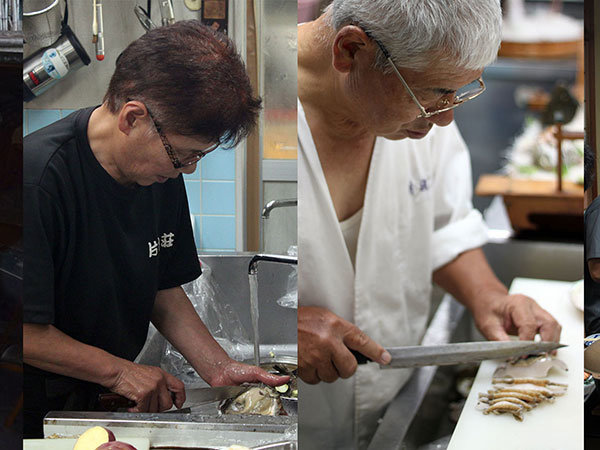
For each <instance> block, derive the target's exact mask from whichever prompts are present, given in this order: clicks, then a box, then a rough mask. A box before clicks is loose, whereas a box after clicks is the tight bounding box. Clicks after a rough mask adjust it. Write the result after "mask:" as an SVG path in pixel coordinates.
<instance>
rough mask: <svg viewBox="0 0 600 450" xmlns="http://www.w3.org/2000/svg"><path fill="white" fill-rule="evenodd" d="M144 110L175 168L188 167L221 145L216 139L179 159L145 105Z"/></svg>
mask: <svg viewBox="0 0 600 450" xmlns="http://www.w3.org/2000/svg"><path fill="white" fill-rule="evenodd" d="M146 110H147V111H148V115H149V116H150V120H152V123H153V124H154V128H156V131H157V132H158V135H159V136H160V140H161V141H162V144H163V147H164V148H165V151H166V152H167V155H168V156H169V159H170V160H171V163H172V164H173V167H174V168H175V169H181V168H183V167H188V166H191V165H192V164H196V163H197V162H198V161H200V160H201V159H202V158H204V157H205V156H206V155H207V154H209V153H210V152H212V151H213V150H215V149H216V148H217V147H218V146H219V145H221V142H220V141H217V142H216V143H214V144H213V145H211V146H210V147H208V148H205V149H204V150H198V151H196V152H194V154H193V155H192V156H191V157H190V158H186V160H184V161H181V160H180V159H179V158H178V157H177V155H176V154H175V150H174V149H173V146H172V145H171V144H170V143H169V140H168V139H167V136H166V135H165V134H164V133H163V131H162V129H161V127H160V125H159V124H158V122H156V119H155V118H154V116H153V115H152V113H151V112H150V109H148V107H147V106H146Z"/></svg>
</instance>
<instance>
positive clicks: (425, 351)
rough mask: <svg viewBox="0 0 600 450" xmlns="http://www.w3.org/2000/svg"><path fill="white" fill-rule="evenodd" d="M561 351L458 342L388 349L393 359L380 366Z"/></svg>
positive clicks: (549, 345) (539, 345)
mask: <svg viewBox="0 0 600 450" xmlns="http://www.w3.org/2000/svg"><path fill="white" fill-rule="evenodd" d="M561 347H565V345H564V344H560V343H558V342H536V341H487V342H461V343H457V344H442V345H420V346H414V347H391V348H387V349H386V350H387V351H388V352H390V354H391V355H392V361H391V362H390V364H388V365H382V366H381V368H382V369H386V368H398V367H406V368H409V367H423V366H448V365H453V364H462V363H469V362H477V361H483V360H486V359H500V358H509V357H513V356H522V355H529V354H534V353H542V352H550V351H552V350H556V349H557V348H561ZM352 353H353V354H354V355H355V356H357V352H354V351H352ZM357 361H358V363H359V364H362V363H363V362H366V361H367V358H365V356H364V355H361V354H360V353H358V357H357Z"/></svg>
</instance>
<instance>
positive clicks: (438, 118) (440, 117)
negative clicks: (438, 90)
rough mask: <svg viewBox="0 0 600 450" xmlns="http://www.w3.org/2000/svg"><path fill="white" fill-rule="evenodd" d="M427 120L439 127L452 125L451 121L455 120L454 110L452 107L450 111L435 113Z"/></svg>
mask: <svg viewBox="0 0 600 450" xmlns="http://www.w3.org/2000/svg"><path fill="white" fill-rule="evenodd" d="M427 120H428V121H429V122H431V123H433V124H434V125H437V126H438V127H445V126H446V125H450V123H451V122H452V121H453V120H454V110H453V109H450V110H448V111H444V112H442V113H439V114H435V115H433V116H431V117H427Z"/></svg>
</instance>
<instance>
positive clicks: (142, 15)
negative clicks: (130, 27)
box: [133, 5, 156, 31]
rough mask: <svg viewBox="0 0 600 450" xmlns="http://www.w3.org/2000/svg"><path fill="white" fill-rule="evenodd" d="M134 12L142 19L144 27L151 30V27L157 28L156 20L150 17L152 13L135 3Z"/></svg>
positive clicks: (141, 22)
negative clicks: (153, 20)
mask: <svg viewBox="0 0 600 450" xmlns="http://www.w3.org/2000/svg"><path fill="white" fill-rule="evenodd" d="M133 12H134V13H135V15H136V16H137V18H138V20H139V21H140V24H141V25H142V26H143V27H144V29H145V30H146V31H150V30H151V29H153V28H156V25H154V22H152V19H150V15H149V14H148V13H147V12H146V10H145V9H144V8H142V7H141V6H140V5H135V6H134V7H133Z"/></svg>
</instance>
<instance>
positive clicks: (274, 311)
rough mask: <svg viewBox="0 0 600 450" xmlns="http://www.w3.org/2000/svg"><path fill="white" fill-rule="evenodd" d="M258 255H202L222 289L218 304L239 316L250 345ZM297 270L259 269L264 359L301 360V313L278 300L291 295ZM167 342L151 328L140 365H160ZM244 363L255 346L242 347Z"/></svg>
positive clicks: (269, 265) (266, 264)
mask: <svg viewBox="0 0 600 450" xmlns="http://www.w3.org/2000/svg"><path fill="white" fill-rule="evenodd" d="M253 256H254V253H231V254H206V253H203V254H200V255H199V257H200V260H201V261H202V263H203V264H204V265H205V266H209V267H210V270H211V275H212V277H213V280H214V282H215V283H216V286H218V288H217V289H216V297H215V302H225V303H227V304H229V305H231V308H232V309H233V310H234V311H235V312H236V313H237V315H238V317H239V320H240V323H241V327H242V328H243V330H244V334H245V336H247V338H248V342H249V343H250V342H251V337H252V323H251V319H250V288H249V283H248V264H249V263H250V260H251V259H252V257H253ZM293 270H294V267H292V266H289V265H287V264H278V263H272V262H261V263H260V266H259V269H258V305H259V322H258V328H259V334H260V344H261V359H263V358H264V359H268V358H272V357H276V358H277V357H281V356H292V357H297V354H298V352H297V342H298V335H297V310H296V309H294V308H284V307H282V306H279V304H278V303H277V300H278V299H279V298H280V297H282V296H283V295H284V294H286V292H287V288H288V278H289V275H290V274H291V273H292V271H293ZM165 346H166V341H165V339H164V338H163V336H162V335H161V334H160V333H158V332H157V331H156V329H155V328H154V327H152V326H151V328H150V331H149V333H148V339H147V340H146V345H145V346H144V348H143V350H142V351H141V352H140V354H139V355H138V358H137V359H136V361H137V362H139V363H142V364H149V365H160V362H161V357H162V355H163V353H164V350H165ZM241 347H243V348H241V350H240V352H241V353H242V354H244V355H246V356H245V357H244V358H242V359H244V360H248V361H249V360H250V359H251V358H252V346H251V345H246V346H245V347H247V348H245V347H244V346H241Z"/></svg>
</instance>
